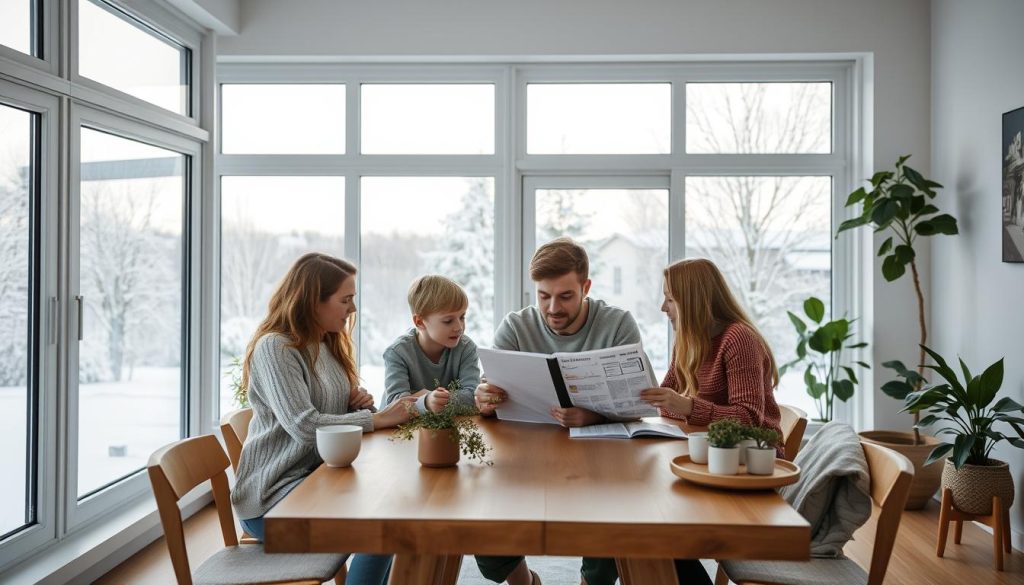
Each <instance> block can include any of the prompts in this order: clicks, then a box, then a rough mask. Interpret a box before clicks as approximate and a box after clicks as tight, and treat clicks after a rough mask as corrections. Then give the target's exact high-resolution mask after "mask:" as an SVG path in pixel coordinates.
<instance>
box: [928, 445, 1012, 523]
mask: <svg viewBox="0 0 1024 585" xmlns="http://www.w3.org/2000/svg"><path fill="white" fill-rule="evenodd" d="M988 461H989V464H988V465H968V464H966V463H965V464H963V465H961V466H960V469H957V468H956V467H955V466H954V465H953V461H952V460H951V459H948V458H947V459H946V464H945V467H943V468H942V489H943V491H945V489H946V488H949V490H950V491H951V492H953V506H954V507H955V508H956V509H957V510H960V511H961V512H966V513H968V514H978V515H979V516H988V515H989V514H991V513H992V497H993V496H999V498H1000V499H1001V500H1002V505H1003V509H1004V510H1008V509H1009V508H1010V506H1011V505H1012V504H1013V476H1012V475H1010V466H1009V465H1007V464H1006V463H1005V462H1003V461H999V460H996V459H989V460H988Z"/></svg>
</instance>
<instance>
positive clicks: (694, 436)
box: [686, 433, 708, 464]
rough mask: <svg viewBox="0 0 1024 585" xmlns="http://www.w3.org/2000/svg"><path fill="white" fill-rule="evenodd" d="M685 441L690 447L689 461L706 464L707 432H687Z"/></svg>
mask: <svg viewBox="0 0 1024 585" xmlns="http://www.w3.org/2000/svg"><path fill="white" fill-rule="evenodd" d="M686 442H687V444H688V445H689V447H690V461H693V462H694V463H701V464H706V463H707V462H708V434H707V433H687V434H686Z"/></svg>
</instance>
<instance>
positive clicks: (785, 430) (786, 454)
mask: <svg viewBox="0 0 1024 585" xmlns="http://www.w3.org/2000/svg"><path fill="white" fill-rule="evenodd" d="M779 412H780V413H781V414H782V421H781V422H780V423H779V426H781V427H782V453H783V455H782V456H783V458H784V459H785V460H786V461H792V460H794V459H796V454H797V453H799V452H800V442H801V441H803V440H804V431H806V430H807V413H806V412H804V411H802V410H800V409H799V408H797V407H795V406H788V405H786V404H780V405H779Z"/></svg>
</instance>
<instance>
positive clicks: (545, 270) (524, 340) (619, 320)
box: [474, 238, 641, 585]
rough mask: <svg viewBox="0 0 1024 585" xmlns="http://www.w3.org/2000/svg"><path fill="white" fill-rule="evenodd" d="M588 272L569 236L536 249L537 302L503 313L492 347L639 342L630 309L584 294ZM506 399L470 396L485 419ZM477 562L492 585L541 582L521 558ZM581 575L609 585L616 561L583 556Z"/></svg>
mask: <svg viewBox="0 0 1024 585" xmlns="http://www.w3.org/2000/svg"><path fill="white" fill-rule="evenodd" d="M589 273H590V263H589V260H588V258H587V252H586V250H584V249H583V248H582V247H581V246H580V245H578V244H576V243H575V242H573V241H572V240H571V239H569V238H558V239H556V240H552V241H550V242H548V243H546V244H544V245H543V246H541V247H540V248H538V249H537V252H536V253H535V254H534V255H533V259H532V260H531V261H530V278H531V279H532V280H533V281H534V282H535V283H536V284H537V304H536V305H533V306H529V307H526V308H525V309H523V310H521V311H517V312H514V313H509V314H508V315H506V316H505V319H504V320H503V321H502V322H501V325H499V326H498V330H497V331H496V332H495V334H494V347H495V348H496V349H505V350H512V351H526V352H533V353H555V352H561V351H566V352H569V351H572V352H576V351H589V350H594V349H605V348H609V347H616V346H619V345H626V344H631V343H640V341H641V340H640V329H639V328H638V327H637V325H636V321H635V320H634V319H633V316H632V315H630V314H629V311H625V310H623V309H620V308H618V307H613V306H610V305H608V304H606V303H605V302H604V301H600V300H596V299H592V298H589V297H588V296H587V293H589V292H590V284H591V281H590V278H589ZM485 374H486V372H485ZM507 397H508V395H507V393H506V392H505V390H503V389H501V388H499V387H497V386H495V385H493V384H488V383H487V382H486V381H483V380H482V383H481V384H480V385H479V386H477V387H476V391H475V393H474V400H475V401H476V406H477V408H478V409H479V410H480V413H481V414H483V415H484V416H493V415H494V410H495V408H496V407H497V406H498V405H500V404H501V403H502V402H504V401H505V400H506V399H507ZM551 415H552V416H553V417H554V418H555V420H557V421H558V422H559V423H561V424H562V425H563V426H567V427H577V426H585V425H590V424H595V423H599V422H603V421H604V417H603V416H601V415H600V414H598V413H596V412H593V411H590V410H587V409H585V408H578V407H572V408H554V409H552V411H551ZM476 561H477V566H478V567H479V568H480V572H481V573H482V574H483V576H484V577H486V578H487V579H490V580H492V581H494V582H496V583H500V582H501V581H505V580H507V581H508V583H509V585H533V584H535V583H539V582H540V581H539V579H538V578H537V577H536V575H535V574H534V573H532V572H531V571H530V570H529V568H528V567H527V565H526V560H525V558H523V557H485V556H478V557H477V558H476ZM581 575H582V582H583V583H585V584H586V585H613V584H614V583H615V580H616V579H617V578H618V572H617V571H616V569H615V560H614V559H596V558H584V559H583V567H582V570H581Z"/></svg>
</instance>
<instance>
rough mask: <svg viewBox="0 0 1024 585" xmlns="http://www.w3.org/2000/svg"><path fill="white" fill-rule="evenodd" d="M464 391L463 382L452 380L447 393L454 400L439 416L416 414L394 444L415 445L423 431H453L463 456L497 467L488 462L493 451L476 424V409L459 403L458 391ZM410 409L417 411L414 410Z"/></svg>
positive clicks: (394, 435)
mask: <svg viewBox="0 0 1024 585" xmlns="http://www.w3.org/2000/svg"><path fill="white" fill-rule="evenodd" d="M434 385H435V387H437V386H440V385H441V383H440V382H439V381H438V380H434ZM460 388H461V381H460V380H458V379H455V380H452V381H451V382H450V383H449V384H448V386H447V387H446V389H447V390H448V392H449V393H450V394H451V399H450V400H449V401H448V404H446V405H445V407H444V408H442V409H441V410H440V411H438V412H431V411H429V410H428V411H426V412H422V413H417V412H414V416H413V418H412V419H410V420H409V422H407V423H405V424H402V425H399V426H398V427H397V428H396V429H395V431H394V433H392V435H391V440H392V441H411V440H412V438H413V437H414V436H415V435H416V431H419V430H421V429H426V430H434V431H444V430H450V431H451V435H450V436H451V440H452V442H454V443H455V444H456V445H458V446H459V450H460V451H461V452H462V454H463V455H465V456H467V457H469V458H470V459H475V460H477V461H479V462H480V463H483V464H484V465H493V464H494V462H493V461H491V460H489V459H487V454H488V453H490V451H491V447H490V446H489V445H487V442H486V441H484V436H483V433H481V432H480V427H478V426H477V424H476V422H475V421H474V420H473V418H472V417H473V416H476V415H478V414H480V411H478V410H477V409H476V408H475V407H473V406H471V405H466V404H461V403H460V402H459V401H458V400H456V398H455V397H456V395H457V392H458V390H459V389H460ZM410 408H414V407H412V406H410Z"/></svg>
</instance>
